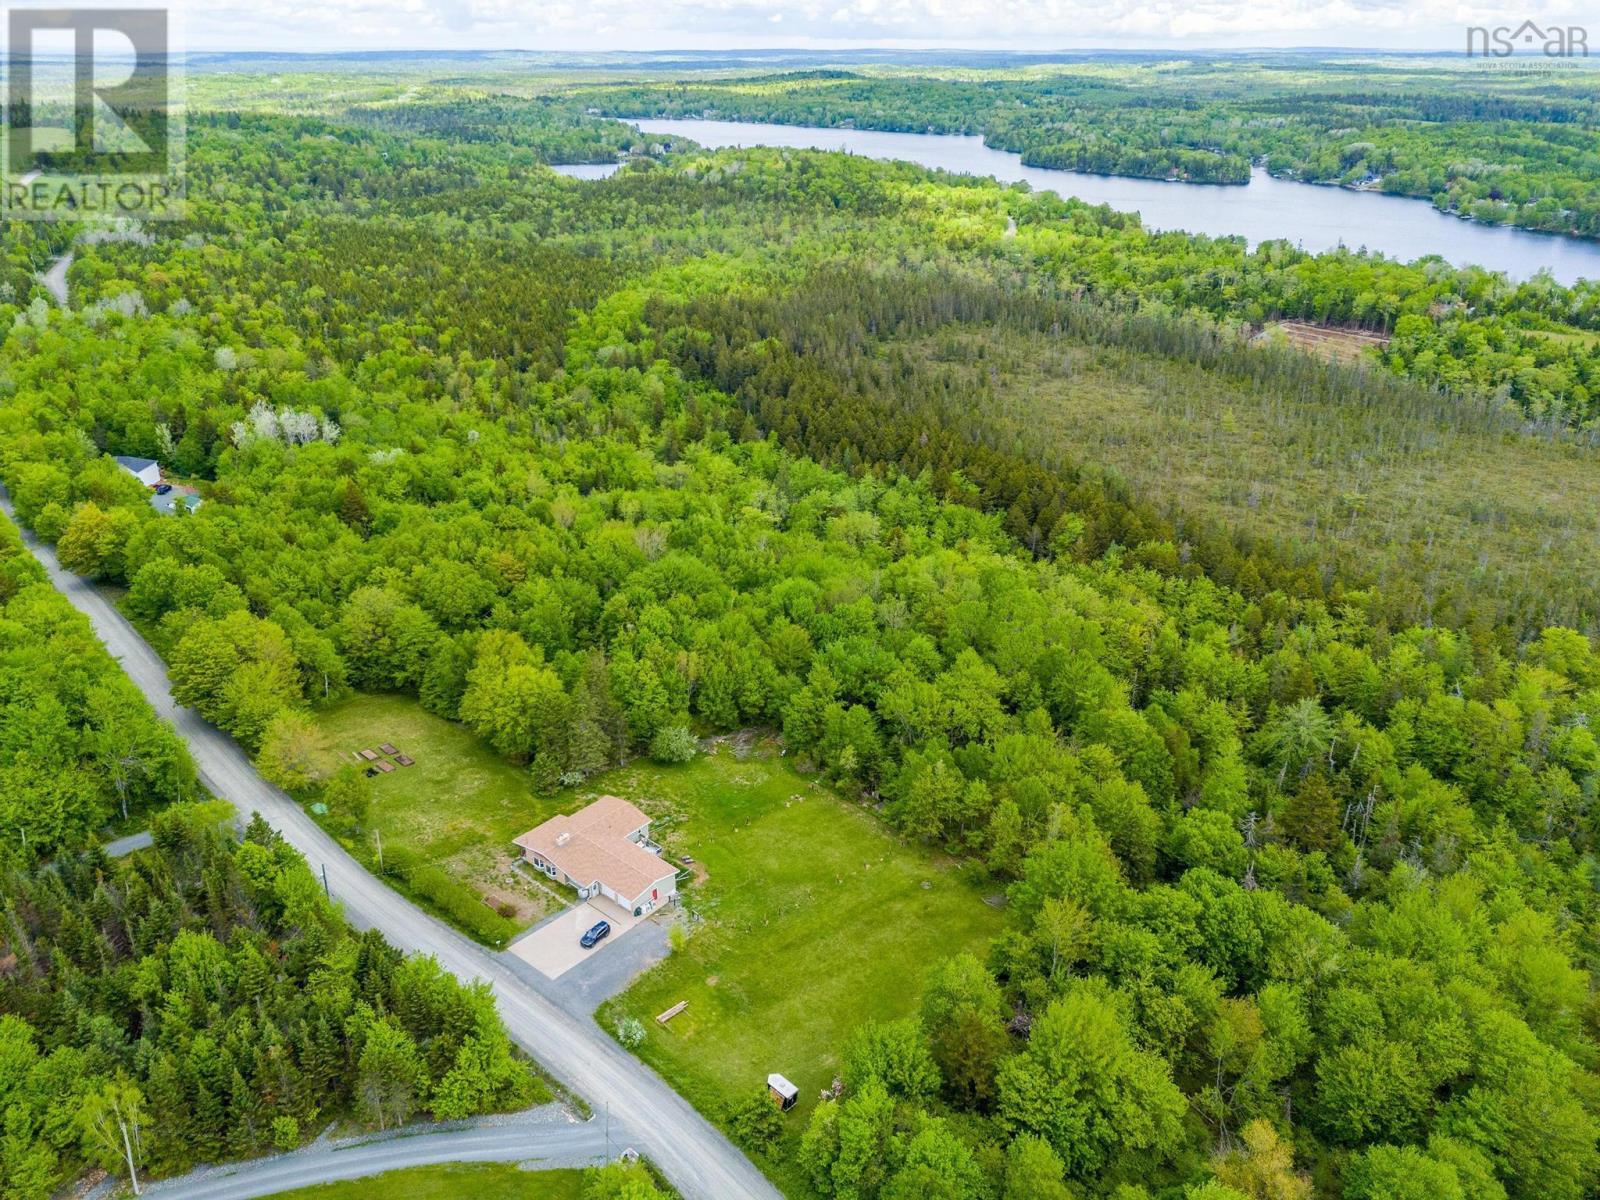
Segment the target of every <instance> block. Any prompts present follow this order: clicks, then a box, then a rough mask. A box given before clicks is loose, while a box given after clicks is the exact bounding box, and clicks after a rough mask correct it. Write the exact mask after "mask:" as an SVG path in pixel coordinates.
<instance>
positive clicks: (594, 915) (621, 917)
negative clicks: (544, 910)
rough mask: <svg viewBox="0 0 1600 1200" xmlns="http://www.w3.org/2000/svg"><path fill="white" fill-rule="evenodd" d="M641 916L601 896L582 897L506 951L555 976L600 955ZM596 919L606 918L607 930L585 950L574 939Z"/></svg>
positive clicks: (638, 920) (547, 976)
mask: <svg viewBox="0 0 1600 1200" xmlns="http://www.w3.org/2000/svg"><path fill="white" fill-rule="evenodd" d="M641 919H642V918H640V917H636V916H634V915H633V914H632V913H630V912H624V911H623V910H622V908H620V907H619V906H618V905H615V904H613V903H611V901H609V900H607V899H605V898H604V897H599V898H597V899H594V900H585V901H584V902H583V903H582V904H574V905H573V906H572V907H571V908H569V909H567V910H566V911H565V912H561V913H557V914H556V915H555V916H553V917H551V918H550V919H549V920H547V921H546V922H545V923H544V924H543V925H540V926H539V927H538V928H537V929H534V930H533V931H532V932H531V933H528V934H526V935H524V936H523V937H522V938H521V940H519V941H516V942H513V943H512V944H511V945H510V946H508V947H507V948H506V952H507V953H508V954H514V955H516V956H517V957H518V958H520V959H521V960H522V961H523V962H525V963H527V964H528V965H529V966H530V967H533V968H534V969H535V970H537V971H538V972H539V973H540V974H541V975H543V976H544V977H545V978H546V979H558V978H560V977H561V976H562V975H564V974H566V973H567V972H568V971H570V970H572V968H573V967H575V966H577V965H578V964H579V963H581V962H583V961H585V960H586V959H590V958H593V957H595V956H596V955H598V954H604V953H605V952H606V950H607V949H609V948H610V947H611V945H612V944H613V943H615V942H616V941H618V940H619V939H620V938H621V937H622V935H623V934H625V933H627V932H628V930H630V929H632V928H633V927H634V926H635V925H637V924H638V923H639V922H640V920H641ZM596 921H610V922H611V933H610V934H609V935H608V936H607V937H606V938H605V939H604V940H603V941H601V942H600V943H599V944H598V945H596V946H591V947H590V948H589V949H587V950H585V949H584V948H583V947H582V946H580V945H579V944H578V939H579V938H580V937H582V936H583V934H584V931H585V930H587V929H588V928H589V927H590V926H592V925H593V924H594V923H595V922H596Z"/></svg>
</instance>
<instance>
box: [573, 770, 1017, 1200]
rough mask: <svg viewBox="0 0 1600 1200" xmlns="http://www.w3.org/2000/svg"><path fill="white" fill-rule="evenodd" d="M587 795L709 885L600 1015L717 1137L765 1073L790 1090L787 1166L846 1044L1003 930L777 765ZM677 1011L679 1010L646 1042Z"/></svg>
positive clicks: (875, 830)
mask: <svg viewBox="0 0 1600 1200" xmlns="http://www.w3.org/2000/svg"><path fill="white" fill-rule="evenodd" d="M594 784H595V787H594V788H593V789H592V790H594V791H610V792H614V793H616V794H618V795H621V796H626V797H628V798H629V799H632V800H634V801H635V802H636V803H638V804H640V806H641V807H643V808H644V809H645V810H646V811H647V812H649V813H651V814H652V815H653V816H656V817H658V818H662V817H665V818H666V820H665V821H662V822H661V823H660V824H658V825H657V827H656V830H657V832H656V834H655V836H657V837H659V838H660V840H661V841H662V843H663V844H664V845H665V846H666V847H667V849H668V851H669V852H670V853H672V854H673V856H674V857H676V856H677V855H678V854H680V853H684V852H687V853H690V854H693V855H694V856H695V858H697V859H698V860H700V862H701V863H703V864H704V865H705V867H706V868H707V870H708V871H709V878H707V879H706V880H705V881H704V882H703V883H701V884H699V885H698V886H696V887H695V888H694V889H693V891H692V892H691V894H690V896H689V901H688V903H689V905H690V908H691V910H692V911H693V912H695V913H696V914H697V916H698V917H700V918H702V919H701V920H698V921H696V922H695V923H694V926H693V929H694V931H693V933H692V934H691V935H690V937H689V939H688V942H687V944H686V945H685V946H684V948H683V949H682V950H681V951H679V952H677V953H674V954H672V955H671V956H669V957H668V958H667V960H666V961H665V962H663V963H662V964H661V965H660V966H658V967H657V968H655V969H654V970H653V971H651V972H650V973H649V974H647V975H645V976H644V977H642V978H641V979H640V980H639V981H638V982H637V983H635V984H634V986H633V987H632V988H630V989H629V990H628V991H627V992H626V993H624V994H623V995H622V996H619V997H617V998H616V999H615V1000H613V1001H611V1002H610V1003H609V1004H607V1005H606V1006H605V1007H604V1008H603V1010H602V1012H601V1018H602V1021H603V1023H604V1024H605V1025H606V1026H607V1027H608V1028H614V1026H615V1021H616V1018H617V1017H618V1016H619V1015H621V1014H623V1013H626V1014H630V1015H632V1016H636V1017H638V1018H639V1019H640V1020H641V1021H642V1022H643V1023H644V1025H645V1028H646V1030H647V1032H646V1036H645V1042H644V1045H643V1046H642V1047H641V1048H640V1049H639V1054H640V1056H641V1057H642V1058H644V1059H645V1060H646V1061H647V1062H649V1063H650V1064H651V1065H652V1066H654V1067H655V1068H656V1069H657V1070H658V1071H660V1072H661V1073H662V1075H664V1076H665V1077H666V1078H667V1079H668V1080H669V1081H670V1082H671V1083H672V1085H673V1086H674V1087H675V1088H676V1089H677V1090H678V1091H679V1092H680V1093H682V1094H683V1095H684V1096H685V1097H686V1098H687V1099H689V1101H690V1102H691V1103H693V1104H694V1105H695V1106H696V1107H697V1108H699V1109H700V1110H701V1111H702V1112H703V1113H705V1114H706V1115H707V1116H709V1117H711V1118H712V1119H713V1120H720V1119H721V1116H722V1109H723V1106H724V1105H725V1103H726V1102H727V1101H728V1100H729V1099H731V1098H734V1097H737V1096H742V1095H744V1094H747V1093H749V1092H752V1091H754V1090H756V1089H757V1088H760V1087H762V1086H764V1083H765V1080H766V1077H767V1074H768V1072H771V1071H778V1072H781V1073H782V1074H784V1075H787V1076H788V1077H789V1078H790V1079H792V1080H793V1081H794V1082H795V1083H796V1084H797V1085H799V1088H800V1103H799V1105H798V1106H797V1107H796V1108H795V1109H794V1110H793V1111H792V1112H791V1113H790V1114H789V1115H788V1117H787V1118H786V1122H787V1129H788V1136H787V1138H786V1144H785V1145H783V1146H782V1147H781V1148H780V1156H781V1157H783V1158H785V1159H792V1152H793V1149H794V1143H795V1141H797V1140H798V1138H799V1136H800V1134H801V1132H802V1131H803V1130H804V1128H805V1123H806V1121H807V1119H808V1118H809V1117H810V1114H811V1110H812V1108H813V1106H814V1104H815V1102H816V1097H817V1093H818V1091H819V1090H820V1089H821V1088H823V1087H826V1086H827V1085H828V1084H829V1083H831V1082H832V1080H833V1077H834V1075H835V1073H836V1071H837V1069H838V1065H839V1057H838V1053H839V1049H840V1047H841V1045H842V1044H843V1042H844V1040H845V1038H846V1037H847V1036H848V1035H849V1033H850V1032H851V1031H852V1030H853V1029H855V1028H856V1027H857V1026H859V1025H861V1024H862V1023H863V1022H865V1021H867V1020H870V1019H874V1018H876V1019H888V1018H894V1017H899V1016H904V1015H906V1014H908V1013H910V1012H912V1011H913V1010H914V1008H915V1006H916V1004H917V1003H918V1000H919V998H920V996H921V990H922V986H921V985H922V978H923V975H924V973H925V972H926V971H927V969H928V967H929V966H930V965H931V964H932V963H934V962H935V961H937V960H938V959H940V958H943V957H946V956H948V955H951V954H955V953H957V952H959V951H961V950H973V951H976V952H977V953H980V954H982V953H984V952H985V951H986V949H987V947H988V944H989V941H990V940H991V939H992V938H993V937H994V936H995V935H996V934H997V933H998V932H999V929H1000V923H1001V914H1000V913H999V912H998V911H997V910H996V909H994V908H992V907H990V906H989V905H987V904H985V903H984V901H983V896H982V892H981V889H980V888H979V886H977V885H976V884H975V883H973V882H971V881H969V880H968V879H967V878H966V874H965V872H963V871H961V870H958V869H956V868H955V867H954V866H953V865H952V864H950V863H948V862H945V861H940V860H939V859H937V858H936V857H935V856H933V855H931V854H929V853H927V852H925V851H923V850H921V849H919V848H916V847H912V846H907V845H905V844H902V843H901V842H900V841H898V840H897V839H896V838H894V837H893V836H892V835H891V834H890V833H889V832H888V830H887V829H886V828H885V826H884V825H883V824H882V823H881V822H880V821H879V819H878V818H877V817H876V816H875V815H874V814H872V813H871V812H869V811H867V810H865V809H863V808H862V807H860V806H859V805H854V804H849V803H846V802H845V801H843V800H841V799H840V798H839V797H837V796H835V795H834V794H833V793H832V792H830V791H828V790H827V789H826V788H823V787H821V786H819V785H817V784H815V783H812V782H810V781H809V780H806V779H804V778H802V777H800V776H798V775H796V774H795V773H794V772H793V771H792V770H790V769H789V767H788V764H787V762H786V761H784V760H782V759H779V758H776V757H753V758H747V759H744V760H742V761H741V760H740V759H737V758H735V757H734V755H733V754H732V753H731V752H729V751H727V750H723V751H721V752H720V753H718V754H717V755H715V756H714V757H711V758H704V759H701V760H699V761H697V762H695V763H693V764H691V765H690V766H687V767H675V768H661V767H655V766H648V765H645V766H639V767H632V768H625V769H623V770H619V771H614V772H611V773H610V774H608V775H606V776H604V777H603V778H601V779H597V780H595V781H594ZM925 884H926V885H927V886H924V885H925ZM680 1000H687V1001H688V1002H689V1007H688V1009H687V1010H685V1011H684V1012H683V1013H682V1014H681V1015H679V1016H678V1017H675V1018H674V1019H673V1020H672V1022H671V1023H670V1024H668V1025H666V1026H664V1027H663V1026H661V1025H658V1024H656V1022H655V1019H654V1018H655V1016H656V1014H657V1013H659V1012H662V1011H663V1010H665V1009H666V1008H668V1007H669V1006H671V1005H673V1004H675V1003H677V1002H678V1001H680ZM774 1174H775V1176H776V1178H777V1181H778V1182H779V1183H780V1184H781V1185H783V1186H784V1188H785V1190H786V1191H788V1192H790V1194H805V1193H806V1191H807V1190H808V1189H807V1188H806V1186H805V1184H804V1182H803V1181H802V1180H800V1179H799V1178H798V1177H797V1176H796V1175H795V1173H794V1172H793V1171H792V1168H791V1169H787V1170H786V1169H783V1168H781V1167H780V1168H778V1169H777V1170H776V1171H775V1172H774Z"/></svg>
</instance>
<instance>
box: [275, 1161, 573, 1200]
mask: <svg viewBox="0 0 1600 1200" xmlns="http://www.w3.org/2000/svg"><path fill="white" fill-rule="evenodd" d="M582 1195H583V1172H582V1171H523V1170H520V1169H519V1168H517V1167H516V1166H513V1165H510V1164H504V1163H455V1164H451V1165H448V1166H442V1167H411V1168H408V1169H407V1170H404V1171H390V1172H388V1173H387V1174H384V1175H374V1176H372V1177H371V1178H370V1179H350V1180H346V1181H345V1182H343V1183H322V1184H318V1185H316V1186H315V1187H308V1188H296V1189H295V1190H294V1191H292V1192H280V1193H278V1196H279V1198H280V1200H390V1198H391V1197H392V1198H395V1200H399V1198H402V1197H403V1198H404V1200H461V1198H462V1197H466V1196H470V1197H471V1198H472V1200H579V1197H580V1196H582Z"/></svg>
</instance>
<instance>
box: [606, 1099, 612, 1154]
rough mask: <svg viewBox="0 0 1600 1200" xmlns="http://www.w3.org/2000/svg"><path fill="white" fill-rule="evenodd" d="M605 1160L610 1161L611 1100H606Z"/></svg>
mask: <svg viewBox="0 0 1600 1200" xmlns="http://www.w3.org/2000/svg"><path fill="white" fill-rule="evenodd" d="M606 1161H607V1162H610V1161H611V1101H609V1100H607V1101H606Z"/></svg>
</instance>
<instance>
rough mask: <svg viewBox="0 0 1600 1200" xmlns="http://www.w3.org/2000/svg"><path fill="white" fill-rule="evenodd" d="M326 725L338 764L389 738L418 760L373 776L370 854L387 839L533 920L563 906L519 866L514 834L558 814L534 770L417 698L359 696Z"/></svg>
mask: <svg viewBox="0 0 1600 1200" xmlns="http://www.w3.org/2000/svg"><path fill="white" fill-rule="evenodd" d="M318 723H319V724H320V725H321V727H322V730H323V732H324V733H325V734H327V736H328V741H329V743H330V746H331V748H332V758H333V760H334V761H336V762H340V763H347V762H350V761H351V757H350V756H351V752H352V751H356V750H362V749H373V750H375V749H377V748H378V746H379V745H381V744H382V743H384V742H389V743H391V744H393V745H394V746H396V747H398V748H399V749H400V751H401V752H402V753H405V754H409V755H410V756H411V757H412V758H414V759H416V764H417V765H416V766H414V767H402V768H400V769H399V770H396V771H394V772H392V773H391V774H388V775H380V776H378V777H377V778H376V779H373V780H371V781H370V784H371V794H372V813H371V824H372V827H373V829H374V830H375V831H376V835H377V836H376V837H374V839H373V842H372V844H371V845H367V846H364V847H361V849H362V850H363V852H364V853H366V854H368V855H371V854H374V853H375V852H376V848H377V838H379V837H381V838H382V842H383V846H384V848H385V849H386V850H393V849H401V850H410V851H413V852H415V853H416V854H418V855H420V856H421V857H423V858H424V859H426V860H428V861H429V862H433V863H437V864H438V865H439V866H441V867H443V868H444V869H445V870H446V871H448V872H449V873H450V874H452V875H454V876H456V877H457V878H459V879H461V880H463V881H465V882H467V883H469V884H471V885H472V886H473V887H475V888H477V890H478V891H479V892H481V893H483V894H485V895H487V896H489V897H490V898H491V899H492V900H494V901H495V902H496V903H500V902H507V903H511V904H514V905H516V907H517V910H518V912H517V916H516V918H515V919H516V920H517V921H518V922H520V923H523V924H528V923H531V922H532V921H534V920H536V919H537V918H538V917H540V916H542V915H543V914H545V913H547V912H551V911H554V909H555V907H556V901H555V899H554V898H553V897H552V896H551V895H550V893H549V892H547V891H545V890H544V889H542V888H541V887H539V886H538V885H536V884H533V883H530V882H529V881H527V880H526V879H525V878H524V877H523V876H522V874H521V873H520V872H516V873H514V872H513V871H512V870H511V862H512V852H513V850H514V847H513V846H512V844H511V839H512V838H514V837H516V836H517V834H519V833H524V832H526V831H527V830H529V829H531V828H532V827H533V826H535V825H537V824H538V823H539V822H540V821H542V820H544V818H545V817H546V816H548V815H549V814H550V812H551V811H552V809H551V807H550V802H549V801H539V800H536V799H535V798H534V795H533V784H532V780H531V779H530V777H529V775H528V772H527V770H526V769H524V768H520V767H517V766H514V765H512V764H511V763H509V762H507V761H506V760H505V759H503V758H501V757H500V756H499V755H498V754H496V753H495V752H494V751H493V750H491V749H490V748H489V747H488V746H487V745H485V744H484V743H483V741H481V740H480V739H479V738H478V737H477V735H475V734H473V733H472V732H471V731H470V730H468V729H466V728H465V727H463V726H461V725H458V724H456V723H455V722H453V721H446V720H444V719H443V718H441V717H436V716H434V715H433V714H432V713H430V712H428V711H427V710H426V709H424V708H423V707H422V705H421V704H419V703H418V702H417V701H416V700H414V699H412V698H410V697H408V696H367V695H362V696H355V697H352V698H351V699H349V700H346V701H344V702H343V703H340V704H337V705H335V706H333V707H332V708H329V709H327V710H326V711H324V712H322V713H321V714H319V716H318Z"/></svg>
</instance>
